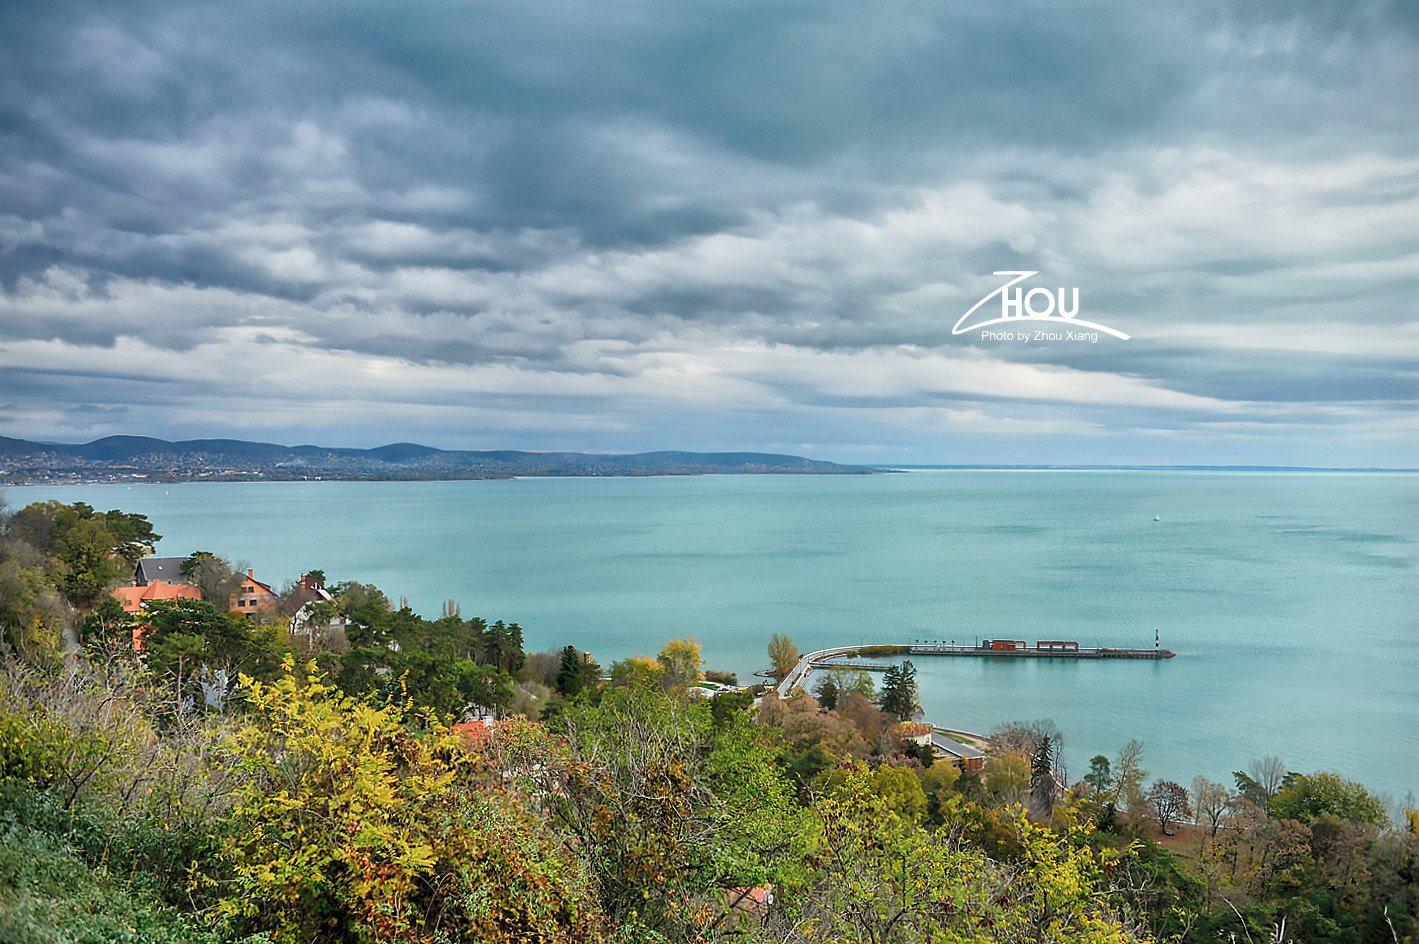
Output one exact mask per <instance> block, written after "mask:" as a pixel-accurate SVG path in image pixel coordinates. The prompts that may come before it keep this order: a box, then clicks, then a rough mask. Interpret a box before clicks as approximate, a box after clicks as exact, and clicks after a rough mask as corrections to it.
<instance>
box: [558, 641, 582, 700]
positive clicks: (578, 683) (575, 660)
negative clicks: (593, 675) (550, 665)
mask: <svg viewBox="0 0 1419 944" xmlns="http://www.w3.org/2000/svg"><path fill="white" fill-rule="evenodd" d="M585 687H586V681H585V680H584V679H583V678H582V671H581V653H579V652H577V651H576V647H575V646H567V647H566V648H564V649H563V650H562V664H561V665H560V666H559V667H558V668H557V693H558V694H560V695H561V696H562V697H563V698H575V697H576V696H577V695H579V694H581V690H582V689H583V688H585Z"/></svg>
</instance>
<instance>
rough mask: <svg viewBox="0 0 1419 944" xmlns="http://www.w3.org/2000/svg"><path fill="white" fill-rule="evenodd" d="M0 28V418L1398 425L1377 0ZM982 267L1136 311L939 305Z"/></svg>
mask: <svg viewBox="0 0 1419 944" xmlns="http://www.w3.org/2000/svg"><path fill="white" fill-rule="evenodd" d="M0 36H3V37H4V38H0V292H3V294H2V295H0V382H3V384H4V387H5V395H4V397H3V399H5V400H7V401H10V402H11V404H12V406H11V409H10V410H9V411H7V413H6V415H5V416H4V417H3V420H4V422H3V423H0V433H3V434H9V435H30V436H41V437H45V438H66V437H68V436H72V437H74V438H81V437H82V436H86V435H90V434H102V433H106V432H133V431H137V430H134V429H132V426H131V424H132V422H133V416H132V415H131V412H130V413H125V412H123V408H124V406H125V405H129V404H131V403H133V402H134V401H135V400H137V401H141V402H145V403H155V402H157V403H161V404H162V407H163V408H162V409H161V410H152V409H150V410H146V411H144V412H145V416H144V418H143V422H144V423H145V429H144V430H143V431H146V432H156V433H159V434H161V433H171V434H173V435H189V434H191V435H198V434H206V433H207V432H210V431H211V430H210V429H208V427H207V424H217V426H219V427H221V428H222V429H225V428H226V427H225V426H223V425H222V424H224V423H231V422H236V421H233V420H231V419H227V418H226V417H229V416H230V411H231V406H232V405H233V404H240V409H241V411H242V417H241V419H240V420H239V422H241V423H244V424H248V425H249V426H250V428H251V429H253V431H259V432H260V434H261V435H262V437H263V438H277V439H280V438H285V439H290V440H296V439H301V440H304V439H319V440H322V441H340V442H352V443H373V442H378V441H383V440H384V439H386V438H391V437H390V436H389V435H387V434H389V433H397V435H394V436H393V437H392V438H420V437H422V438H424V439H427V440H430V441H433V442H436V443H437V444H439V445H520V446H532V447H546V448H555V447H570V448H651V447H656V446H662V445H663V446H681V447H688V448H711V447H719V446H732V447H740V446H745V447H748V446H756V447H757V446H764V447H769V446H773V447H775V448H791V449H804V448H810V447H811V448H813V449H815V450H817V451H818V453H819V454H825V455H828V456H829V457H840V458H849V459H851V458H863V459H865V458H870V457H873V456H881V457H882V458H884V459H886V458H895V457H900V458H901V459H903V460H904V461H905V460H917V461H923V460H925V461H929V460H933V459H939V460H961V461H977V460H980V461H989V460H991V459H993V458H998V459H1000V461H1019V460H1018V459H1013V458H1011V457H1012V456H1014V454H1015V453H1017V452H1019V451H1021V449H1022V448H1023V447H1021V446H1019V445H1018V443H1020V442H1036V443H1037V444H1038V445H1039V447H1040V448H1041V449H1042V450H1046V451H1048V450H1054V453H1058V454H1054V453H1052V454H1050V455H1045V456H1041V460H1042V461H1150V460H1156V461H1166V462H1179V461H1188V460H1189V459H1195V461H1199V462H1213V461H1227V459H1228V457H1232V459H1233V460H1234V461H1238V462H1258V461H1264V460H1265V459H1266V457H1267V456H1268V455H1277V456H1282V455H1284V456H1307V455H1311V454H1312V453H1314V454H1315V455H1316V456H1320V455H1322V454H1332V453H1334V452H1335V450H1336V448H1337V444H1339V446H1340V448H1342V449H1343V450H1344V451H1345V452H1346V454H1347V455H1348V456H1349V457H1350V461H1353V463H1354V464H1408V465H1414V464H1419V449H1416V447H1415V445H1414V443H1415V442H1416V441H1419V436H1415V433H1416V432H1419V424H1416V423H1415V422H1414V419H1413V417H1414V409H1413V408H1414V406H1415V401H1416V399H1419V394H1417V393H1416V390H1419V367H1416V364H1419V318H1416V313H1415V303H1414V301H1413V300H1414V299H1415V298H1416V297H1419V296H1416V292H1419V225H1416V224H1419V147H1416V143H1417V142H1416V137H1419V122H1416V121H1415V115H1414V113H1413V106H1412V94H1411V92H1410V90H1412V89H1413V88H1414V87H1419V56H1417V55H1416V54H1415V53H1416V51H1419V50H1417V49H1416V47H1419V27H1417V26H1416V22H1415V16H1414V15H1413V13H1412V11H1411V10H1410V9H1409V8H1408V7H1407V6H1405V5H1403V4H1398V3H1395V4H1384V3H1369V4H1358V5H1354V6H1352V7H1348V8H1346V9H1345V10H1344V11H1343V12H1336V11H1334V10H1332V9H1331V8H1329V7H1323V6H1320V5H1317V6H1316V7H1315V8H1306V7H1297V6H1295V5H1290V4H1284V5H1283V4H1277V5H1274V6H1267V5H1246V6H1245V8H1244V9H1242V10H1237V9H1234V8H1233V7H1231V6H1229V5H1224V4H1215V5H1209V4H1198V5H1189V6H1187V7H1186V9H1185V10H1183V9H1168V8H1164V9H1138V8H1136V5H1129V4H1119V3H1096V4H1086V5H1082V6H1081V5H1070V6H1069V7H1067V8H1061V7H1059V5H1055V4H1045V3H1038V4H1034V3H1024V4H1010V5H1006V7H1005V8H1004V9H1002V8H1001V5H988V6H979V7H966V6H961V5H954V6H953V5H945V4H927V3H897V4H889V5H872V6H863V5H860V4H849V3H828V4H818V3H814V4H804V3H763V2H754V3H749V2H740V3H727V4H714V5H709V4H705V5H692V6H690V7H688V8H676V9H671V8H667V7H665V6H664V5H656V4H649V3H610V4H600V5H596V6H595V7H587V6H585V5H584V4H571V3H551V2H548V3H537V4H524V3H511V2H508V3H492V2H489V3H466V2H458V3H454V2H445V3H429V2H419V3H411V4H400V5H393V6H392V5H389V4H375V3H360V2H355V3H346V4H340V5H335V6H332V5H328V4H316V3H281V4H276V3H252V4H242V5H231V4H202V3H174V2H148V3H129V4H92V3H73V4H9V5H7V6H6V7H5V9H4V11H3V12H0ZM1012 268H1025V269H1038V270H1040V271H1041V278H1042V279H1043V280H1045V284H1048V285H1079V286H1081V292H1082V295H1083V298H1084V300H1085V301H1084V304H1085V306H1086V308H1087V312H1088V314H1087V317H1091V318H1094V319H1095V320H1099V321H1102V322H1104V323H1107V324H1112V325H1117V326H1119V327H1122V328H1123V329H1124V330H1127V331H1128V332H1129V333H1131V334H1133V335H1134V340H1132V341H1129V342H1119V343H1109V342H1108V341H1105V342H1102V343H1101V344H1100V345H1098V346H1083V347H1077V348H1060V347H1057V346H1052V347H1048V348H1040V347H1035V348H1025V347H1010V346H1002V345H998V344H988V343H980V342H978V341H975V340H974V339H971V338H968V337H967V338H963V337H953V336H952V334H951V326H952V325H953V324H954V323H955V321H956V318H957V317H959V315H960V313H961V312H963V311H964V310H965V309H966V308H968V307H969V306H970V305H971V304H972V303H973V302H974V301H975V300H976V299H977V298H979V297H980V296H981V295H983V294H985V293H986V292H988V291H989V290H990V289H991V288H992V287H993V286H994V285H996V284H998V282H999V280H998V279H996V278H995V277H993V276H991V275H990V273H991V272H992V271H994V270H998V269H1012ZM115 361H117V362H118V363H120V364H121V365H122V369H118V370H115V369H114V362H115ZM194 362H196V363H199V364H200V365H201V369H200V370H199V369H194V367H193V363H194ZM236 431H237V432H240V431H241V430H240V429H238V430H236ZM1154 440H1157V441H1158V442H1159V443H1161V445H1156V446H1155V445H1153V444H1152V442H1153V441H1154ZM992 442H993V443H996V446H994V447H992V446H991V445H989V444H990V443H992ZM1140 442H1146V443H1149V444H1148V445H1146V446H1143V447H1140V446H1139V445H1138V444H1139V443H1140ZM961 449H966V450H975V452H973V453H971V454H969V455H963V454H961V453H960V452H959V450H961ZM992 450H994V451H992ZM1307 461H1315V462H1316V463H1317V464H1331V463H1329V462H1327V463H1320V461H1319V459H1318V458H1317V459H1314V460H1307Z"/></svg>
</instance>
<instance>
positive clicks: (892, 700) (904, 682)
mask: <svg viewBox="0 0 1419 944" xmlns="http://www.w3.org/2000/svg"><path fill="white" fill-rule="evenodd" d="M916 700H917V691H916V666H914V665H912V664H911V662H910V661H904V662H903V663H902V664H901V665H899V666H898V665H894V666H892V667H891V668H889V669H888V670H887V671H886V673H885V674H884V675H883V677H882V694H881V695H880V696H879V697H878V702H877V704H878V706H879V707H881V709H882V710H883V711H887V712H890V713H892V714H894V715H896V716H897V717H898V718H899V719H901V720H902V721H910V720H911V719H912V718H913V717H914V716H915V715H916V713H917V704H916Z"/></svg>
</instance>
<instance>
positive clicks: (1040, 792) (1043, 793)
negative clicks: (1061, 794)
mask: <svg viewBox="0 0 1419 944" xmlns="http://www.w3.org/2000/svg"><path fill="white" fill-rule="evenodd" d="M1054 762H1055V756H1054V747H1053V744H1052V742H1051V741H1050V736H1049V735H1048V734H1044V735H1041V736H1040V739H1039V741H1038V742H1036V744H1035V753H1034V756H1033V757H1032V758H1031V760H1030V807H1031V812H1033V813H1034V814H1035V815H1036V816H1037V817H1039V818H1040V819H1048V818H1049V817H1050V816H1051V815H1053V813H1054V801H1055V797H1056V796H1057V794H1058V789H1059V785H1058V783H1056V782H1055V779H1054Z"/></svg>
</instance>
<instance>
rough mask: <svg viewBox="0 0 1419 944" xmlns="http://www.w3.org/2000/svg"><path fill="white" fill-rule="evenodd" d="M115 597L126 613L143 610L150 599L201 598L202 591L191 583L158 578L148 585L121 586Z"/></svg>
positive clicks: (114, 592)
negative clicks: (168, 581)
mask: <svg viewBox="0 0 1419 944" xmlns="http://www.w3.org/2000/svg"><path fill="white" fill-rule="evenodd" d="M113 598H114V599H115V600H117V601H118V602H119V603H121V604H123V610H124V612H126V613H141V612H143V604H144V603H147V602H148V601H149V600H200V599H202V591H201V590H198V589H197V588H196V587H194V586H193V585H192V584H190V583H163V582H162V581H161V580H158V581H156V582H154V583H150V584H148V585H147V586H146V587H119V588H118V589H117V590H115V591H113Z"/></svg>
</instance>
